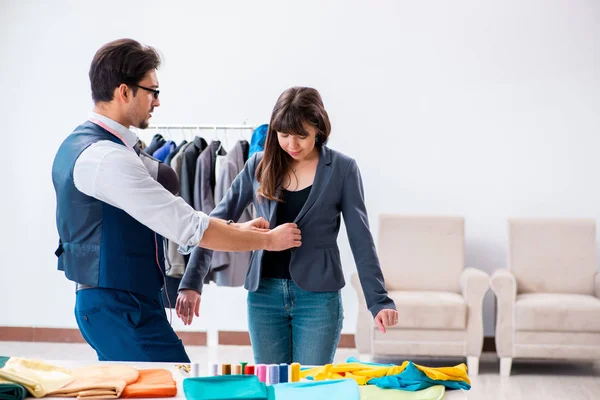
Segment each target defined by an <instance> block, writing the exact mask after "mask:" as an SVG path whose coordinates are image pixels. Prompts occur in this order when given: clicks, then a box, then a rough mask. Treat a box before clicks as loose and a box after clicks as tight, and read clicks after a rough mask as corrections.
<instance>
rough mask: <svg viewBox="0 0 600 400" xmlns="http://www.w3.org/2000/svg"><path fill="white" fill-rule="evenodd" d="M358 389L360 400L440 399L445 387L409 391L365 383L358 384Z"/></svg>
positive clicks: (437, 386)
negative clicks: (362, 384)
mask: <svg viewBox="0 0 600 400" xmlns="http://www.w3.org/2000/svg"><path fill="white" fill-rule="evenodd" d="M358 391H359V392H360V400H442V399H443V398H444V394H445V393H446V388H445V387H444V386H442V385H435V386H432V387H430V388H427V389H423V390H417V391H416V392H410V391H407V390H397V389H382V388H380V387H377V386H374V385H365V386H359V387H358Z"/></svg>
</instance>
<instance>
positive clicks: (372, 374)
mask: <svg viewBox="0 0 600 400" xmlns="http://www.w3.org/2000/svg"><path fill="white" fill-rule="evenodd" d="M407 365H408V361H405V362H404V363H402V365H400V366H393V367H389V366H377V365H368V364H361V363H345V364H337V365H333V364H327V365H325V366H323V367H317V368H312V369H308V370H304V371H302V372H300V377H301V378H306V377H308V376H312V377H313V378H314V379H315V380H316V381H322V380H326V379H343V378H349V379H354V380H355V381H356V383H358V384H359V385H366V384H367V382H368V381H369V380H371V379H373V378H381V377H384V376H390V375H398V374H399V373H401V372H402V371H404V368H406V366H407Z"/></svg>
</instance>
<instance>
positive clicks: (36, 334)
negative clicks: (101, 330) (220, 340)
mask: <svg viewBox="0 0 600 400" xmlns="http://www.w3.org/2000/svg"><path fill="white" fill-rule="evenodd" d="M177 335H178V336H179V338H180V339H181V340H182V341H183V344H185V345H187V346H206V343H207V341H206V332H177ZM0 341H4V342H48V343H85V339H84V338H83V336H81V333H80V332H79V329H71V328H34V327H13V326H0Z"/></svg>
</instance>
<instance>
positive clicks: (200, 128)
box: [147, 124, 255, 130]
mask: <svg viewBox="0 0 600 400" xmlns="http://www.w3.org/2000/svg"><path fill="white" fill-rule="evenodd" d="M254 128H255V127H254V126H252V125H246V124H243V125H150V126H148V128H147V129H167V130H169V129H186V130H188V129H197V130H204V129H206V130H208V129H215V130H216V129H222V130H228V129H231V130H239V129H250V130H254Z"/></svg>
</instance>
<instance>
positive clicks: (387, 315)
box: [375, 309, 398, 333]
mask: <svg viewBox="0 0 600 400" xmlns="http://www.w3.org/2000/svg"><path fill="white" fill-rule="evenodd" d="M397 323H398V311H396V310H388V309H386V310H381V311H379V313H377V316H376V317H375V325H377V327H378V328H379V330H380V331H381V333H385V332H386V331H385V327H386V326H394V325H396V324H397Z"/></svg>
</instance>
